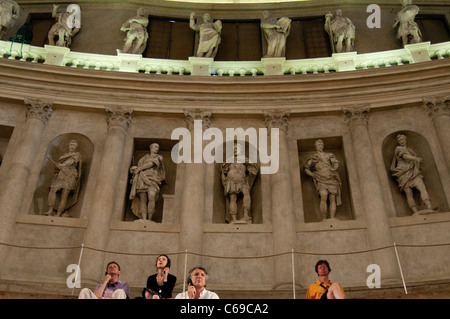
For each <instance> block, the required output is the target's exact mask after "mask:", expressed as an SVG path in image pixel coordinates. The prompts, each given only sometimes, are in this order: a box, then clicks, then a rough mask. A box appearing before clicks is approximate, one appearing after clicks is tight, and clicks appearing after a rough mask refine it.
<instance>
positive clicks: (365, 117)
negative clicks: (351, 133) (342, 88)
mask: <svg viewBox="0 0 450 319" xmlns="http://www.w3.org/2000/svg"><path fill="white" fill-rule="evenodd" d="M342 111H343V112H344V115H345V122H346V123H347V126H348V128H349V129H350V130H351V129H353V128H354V127H355V126H358V125H362V126H365V127H367V125H368V124H369V111H370V105H368V104H364V105H355V106H353V107H343V108H342Z"/></svg>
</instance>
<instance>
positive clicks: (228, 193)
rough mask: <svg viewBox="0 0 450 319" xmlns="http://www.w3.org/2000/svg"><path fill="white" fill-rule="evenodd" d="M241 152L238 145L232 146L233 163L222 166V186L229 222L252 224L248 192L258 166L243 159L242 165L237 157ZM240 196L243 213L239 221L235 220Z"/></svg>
mask: <svg viewBox="0 0 450 319" xmlns="http://www.w3.org/2000/svg"><path fill="white" fill-rule="evenodd" d="M240 152H241V147H240V145H238V144H235V145H234V161H233V163H223V164H222V177H221V178H222V185H223V188H224V194H225V197H226V199H227V204H228V205H227V206H228V213H229V216H230V218H231V219H230V220H228V218H227V220H228V221H229V223H230V224H232V223H245V224H248V223H252V217H251V216H250V207H251V198H250V191H251V189H252V186H253V182H254V181H255V178H256V175H257V174H258V170H259V169H258V165H257V164H253V163H250V162H249V160H248V158H245V160H244V162H243V163H240V161H238V155H239V154H240ZM240 195H242V201H243V208H244V213H243V216H242V218H241V219H239V220H238V219H237V215H238V205H237V202H238V196H240Z"/></svg>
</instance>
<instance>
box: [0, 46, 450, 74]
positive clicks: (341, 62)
mask: <svg viewBox="0 0 450 319" xmlns="http://www.w3.org/2000/svg"><path fill="white" fill-rule="evenodd" d="M449 55H450V41H449V42H443V43H436V44H430V42H423V43H417V44H411V45H406V46H405V47H404V48H403V49H398V50H389V51H381V52H373V53H364V54H358V53H357V52H348V53H337V54H333V55H332V56H331V57H324V58H313V59H298V60H286V59H285V58H263V59H261V60H260V61H214V59H212V58H196V57H191V58H189V59H188V60H170V59H153V58H145V57H142V55H136V54H124V53H120V52H119V50H118V51H117V55H102V54H92V53H81V52H73V51H71V50H70V49H69V48H62V47H56V46H49V45H46V46H44V47H36V46H31V45H29V44H22V43H18V42H10V41H0V58H8V59H14V60H19V61H28V62H31V63H44V64H50V65H58V66H67V67H73V68H85V69H95V70H106V71H121V72H135V73H137V72H139V73H155V74H177V75H205V76H259V75H284V74H286V75H294V74H317V73H329V72H344V71H352V70H359V69H369V68H381V67H390V66H392V65H403V64H411V63H416V62H424V61H430V60H432V59H443V58H445V57H448V56H449Z"/></svg>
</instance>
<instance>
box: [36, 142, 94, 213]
mask: <svg viewBox="0 0 450 319" xmlns="http://www.w3.org/2000/svg"><path fill="white" fill-rule="evenodd" d="M71 140H76V141H77V143H78V149H77V151H78V152H79V153H80V154H81V158H82V162H81V177H80V182H79V188H78V189H77V191H76V192H75V191H71V192H70V194H69V197H68V200H67V206H69V208H68V209H67V213H69V214H70V217H72V218H80V215H81V208H82V204H83V198H84V194H85V190H86V185H87V181H88V177H89V171H90V167H91V162H92V155H93V153H94V146H93V144H92V142H91V141H90V140H89V138H87V137H86V136H84V135H82V134H78V133H67V134H62V135H59V136H57V137H56V138H54V139H53V140H52V141H51V142H50V143H49V145H48V148H47V152H46V153H45V158H44V160H43V162H42V168H41V171H40V174H39V179H38V183H37V186H36V189H35V192H34V197H33V205H32V207H31V210H30V214H38V215H42V214H45V213H46V212H47V211H48V209H49V207H48V195H49V191H50V186H51V184H52V180H53V178H54V176H55V173H56V169H55V164H54V163H53V162H58V160H59V158H60V157H61V156H63V155H64V154H66V153H67V152H68V151H69V142H70V141H71ZM52 161H53V162H52ZM60 196H61V192H60V191H59V192H58V193H57V196H56V202H55V206H54V208H55V209H56V208H57V207H58V204H59V200H60ZM67 213H66V214H63V215H62V216H67Z"/></svg>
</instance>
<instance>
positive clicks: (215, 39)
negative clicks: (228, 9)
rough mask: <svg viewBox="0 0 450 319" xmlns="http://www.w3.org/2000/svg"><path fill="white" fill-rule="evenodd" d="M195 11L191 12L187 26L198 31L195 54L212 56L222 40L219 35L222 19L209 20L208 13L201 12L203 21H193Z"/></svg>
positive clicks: (205, 56)
mask: <svg viewBox="0 0 450 319" xmlns="http://www.w3.org/2000/svg"><path fill="white" fill-rule="evenodd" d="M194 17H195V12H191V16H190V18H189V27H190V28H191V29H192V30H194V31H196V32H199V42H198V49H197V53H196V55H195V56H197V57H204V58H214V57H215V56H216V54H217V50H218V49H219V44H220V42H221V41H222V39H221V37H220V35H221V33H222V21H220V20H217V21H216V22H214V23H213V22H212V21H211V16H210V14H209V13H205V14H203V22H197V23H195V19H194Z"/></svg>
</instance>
